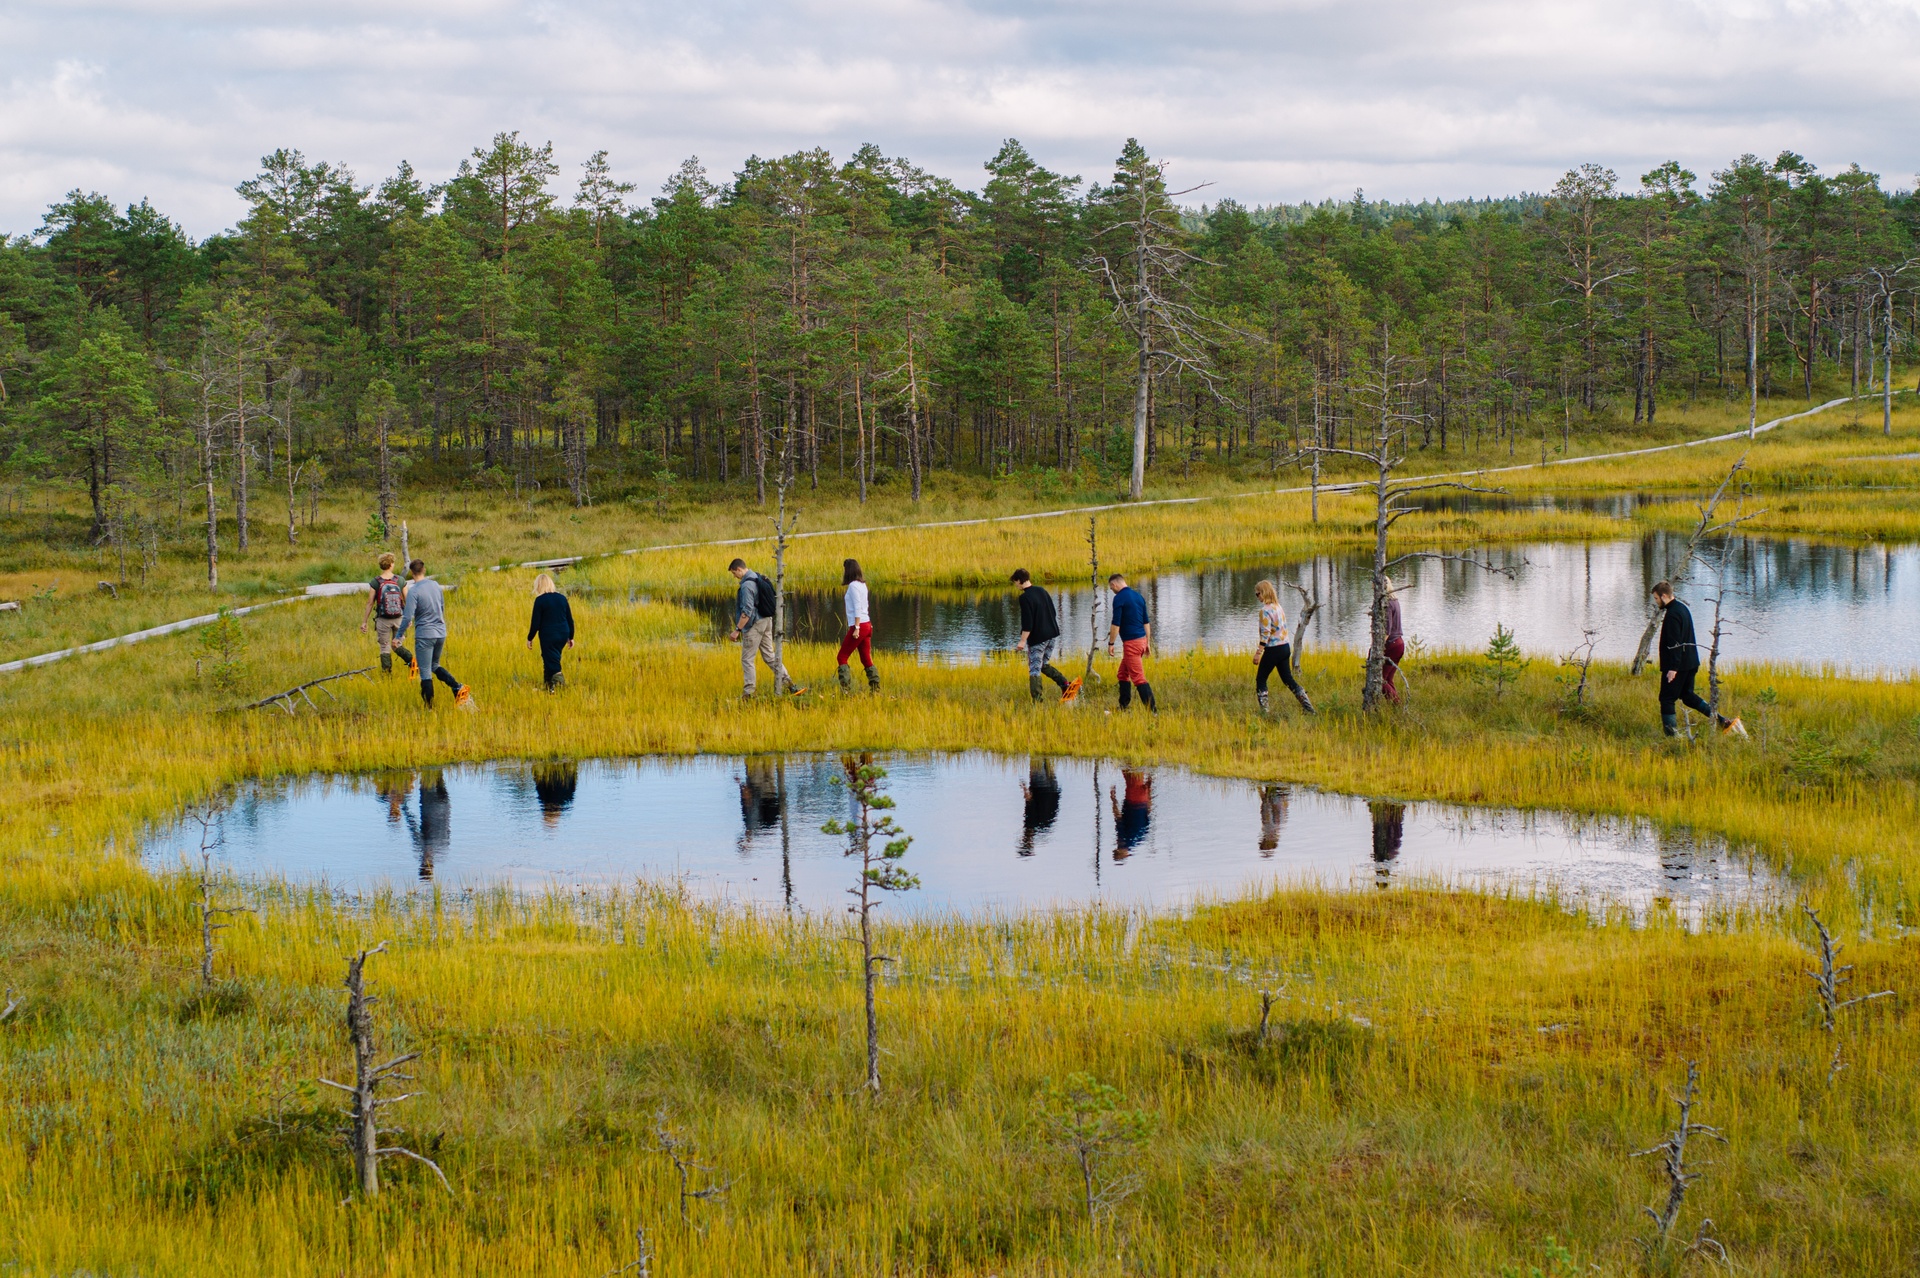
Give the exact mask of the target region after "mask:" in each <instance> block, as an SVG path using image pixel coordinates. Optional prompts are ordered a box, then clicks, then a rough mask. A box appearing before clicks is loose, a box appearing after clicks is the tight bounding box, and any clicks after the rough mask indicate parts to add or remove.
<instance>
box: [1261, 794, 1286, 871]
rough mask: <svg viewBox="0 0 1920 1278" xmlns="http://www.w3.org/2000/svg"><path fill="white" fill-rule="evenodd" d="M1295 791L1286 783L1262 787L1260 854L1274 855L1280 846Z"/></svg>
mask: <svg viewBox="0 0 1920 1278" xmlns="http://www.w3.org/2000/svg"><path fill="white" fill-rule="evenodd" d="M1292 801H1293V792H1292V791H1291V790H1289V789H1288V788H1287V787H1286V786H1284V785H1263V786H1261V787H1260V854H1261V855H1262V856H1272V855H1273V850H1274V849H1275V848H1277V847H1279V846H1280V831H1281V830H1282V829H1283V828H1285V826H1286V824H1287V806H1288V805H1289V804H1290V803H1291V802H1292Z"/></svg>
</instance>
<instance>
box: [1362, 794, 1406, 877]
mask: <svg viewBox="0 0 1920 1278" xmlns="http://www.w3.org/2000/svg"><path fill="white" fill-rule="evenodd" d="M1367 811H1368V812H1370V813H1372V814H1373V872H1374V876H1375V878H1376V880H1377V881H1378V883H1379V885H1380V886H1381V887H1385V886H1387V879H1388V877H1389V875H1390V874H1391V872H1392V871H1391V868H1390V867H1391V866H1392V865H1393V862H1394V860H1395V859H1396V858H1397V857H1399V855H1400V842H1401V840H1402V839H1404V838H1406V834H1407V805H1406V804H1404V803H1368V804H1367Z"/></svg>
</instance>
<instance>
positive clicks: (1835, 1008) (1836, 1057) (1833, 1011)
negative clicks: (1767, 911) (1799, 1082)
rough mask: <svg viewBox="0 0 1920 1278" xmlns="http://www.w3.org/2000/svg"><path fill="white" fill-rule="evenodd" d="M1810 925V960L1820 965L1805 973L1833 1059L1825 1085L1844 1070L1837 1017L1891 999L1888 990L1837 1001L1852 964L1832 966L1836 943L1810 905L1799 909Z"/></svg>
mask: <svg viewBox="0 0 1920 1278" xmlns="http://www.w3.org/2000/svg"><path fill="white" fill-rule="evenodd" d="M1800 908H1801V909H1802V910H1803V911H1805V912H1806V916H1807V918H1808V919H1809V920H1810V921H1811V922H1812V923H1813V930H1814V931H1815V932H1816V933H1818V935H1819V943H1818V944H1817V945H1816V946H1815V947H1814V957H1815V958H1817V959H1818V960H1819V961H1820V968H1819V970H1818V971H1811V970H1810V971H1808V973H1807V976H1808V977H1809V978H1810V979H1811V980H1812V981H1813V987H1814V990H1815V992H1816V993H1818V995H1819V996H1820V1028H1821V1029H1823V1030H1825V1031H1826V1032H1827V1033H1829V1034H1831V1035H1833V1058H1832V1059H1831V1060H1830V1061H1829V1062H1828V1065H1827V1081H1828V1082H1829V1083H1831V1082H1832V1081H1833V1079H1834V1076H1835V1075H1837V1074H1838V1073H1839V1072H1840V1071H1841V1070H1843V1069H1845V1068H1846V1067H1847V1066H1846V1062H1845V1061H1843V1060H1841V1058H1840V1020H1839V1017H1840V1013H1841V1012H1844V1011H1846V1010H1847V1009H1848V1008H1849V1007H1853V1006H1856V1005H1857V1004H1860V1003H1871V1002H1872V1001H1873V1000H1875V999H1877V998H1892V997H1893V991H1892V990H1875V991H1874V992H1873V993H1871V994H1856V995H1854V996H1853V997H1852V998H1842V997H1840V993H1841V991H1840V987H1841V986H1843V985H1846V984H1848V983H1849V982H1851V981H1852V980H1853V964H1851V963H1840V964H1837V965H1836V964H1835V962H1834V960H1835V959H1837V958H1839V957H1840V948H1841V947H1840V943H1839V942H1838V941H1835V940H1834V939H1833V933H1831V932H1829V931H1828V930H1827V925H1826V924H1825V923H1823V922H1822V921H1821V919H1820V916H1819V915H1818V914H1815V913H1814V912H1813V907H1812V906H1811V905H1803V906H1801V907H1800Z"/></svg>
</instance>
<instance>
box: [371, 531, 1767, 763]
mask: <svg viewBox="0 0 1920 1278" xmlns="http://www.w3.org/2000/svg"><path fill="white" fill-rule="evenodd" d="M394 562H395V561H394V556H393V555H392V554H382V555H381V556H380V560H379V563H380V575H379V576H378V577H375V578H374V579H373V580H372V581H371V582H370V583H369V592H368V597H367V610H366V614H365V616H364V617H363V618H362V619H361V623H360V629H361V631H362V632H365V631H366V629H367V627H368V625H369V624H371V625H372V626H373V632H374V636H375V638H376V639H377V640H378V642H379V645H380V667H381V669H383V670H385V671H387V672H388V673H392V670H393V659H394V657H396V656H397V657H399V658H400V659H401V660H402V661H404V662H406V663H407V666H408V669H409V670H410V672H411V673H412V674H413V676H414V677H415V678H416V679H418V680H419V681H420V699H421V701H422V702H423V703H425V705H426V706H427V708H429V709H431V708H432V706H433V692H434V681H435V680H436V679H437V680H439V681H440V682H442V683H444V684H446V685H447V687H449V688H451V689H452V690H453V696H454V702H455V704H456V705H459V706H462V707H466V708H471V707H472V705H473V693H472V690H471V689H470V688H468V687H467V685H466V684H464V683H461V682H460V681H459V680H458V679H456V678H455V677H454V676H453V675H452V674H451V673H450V672H449V671H448V670H447V668H446V666H445V665H443V664H442V663H441V658H442V657H443V656H444V655H445V652H446V643H447V621H446V596H445V593H444V592H443V590H442V588H441V586H440V584H439V583H438V582H436V581H434V580H433V578H431V577H429V576H427V566H426V564H425V563H424V562H422V561H421V560H418V559H415V560H413V561H412V562H410V563H409V564H408V565H407V579H406V580H405V581H402V580H401V579H400V578H399V577H398V576H397V575H396V574H395V573H394V570H393V569H394ZM727 573H728V575H729V576H731V577H732V578H733V580H734V583H735V586H736V591H735V595H734V604H733V616H732V621H733V625H732V629H731V630H730V631H729V632H728V638H729V640H731V641H734V642H737V643H738V644H739V645H740V677H741V683H742V695H743V696H744V697H747V698H752V697H753V696H754V695H755V693H756V692H757V691H758V683H759V680H758V677H757V675H758V666H759V665H761V664H764V665H765V666H766V667H767V669H768V670H770V671H772V672H773V675H774V679H775V686H776V688H781V689H784V690H785V691H786V692H787V693H788V694H791V695H800V694H803V693H805V692H806V691H807V688H806V687H804V686H802V685H800V684H799V683H797V682H795V680H794V679H793V676H792V675H791V674H789V673H788V671H787V669H786V667H785V665H784V663H783V662H782V661H781V659H780V651H781V648H780V645H779V644H778V643H776V641H775V636H774V625H775V617H776V614H777V612H778V611H779V591H778V589H777V588H776V586H775V584H774V582H773V581H772V580H770V579H769V578H767V577H766V576H764V575H762V574H760V573H758V572H755V571H754V570H753V569H751V568H749V567H748V566H747V563H746V561H745V560H743V559H735V560H733V562H732V563H730V564H728V565H727ZM1008 580H1009V581H1010V582H1011V583H1012V585H1013V586H1014V588H1015V589H1016V590H1017V591H1018V602H1019V608H1020V637H1019V639H1018V640H1017V641H1016V642H1015V643H1014V645H1013V650H1014V651H1015V652H1021V653H1025V654H1026V658H1027V693H1028V696H1029V697H1030V698H1031V699H1032V700H1034V701H1036V702H1037V701H1041V700H1043V699H1044V696H1045V691H1046V684H1047V682H1048V681H1051V682H1052V683H1053V684H1054V685H1055V686H1056V687H1057V688H1058V689H1059V692H1060V697H1059V700H1060V701H1061V702H1062V703H1067V704H1071V703H1073V702H1075V701H1077V700H1078V699H1079V697H1080V695H1081V690H1082V680H1080V679H1077V678H1076V679H1069V678H1068V677H1067V676H1066V675H1065V674H1063V673H1062V672H1061V671H1060V670H1059V669H1057V668H1056V667H1055V666H1054V664H1053V660H1054V658H1055V657H1056V656H1058V655H1059V653H1060V651H1061V644H1062V636H1061V630H1060V617H1059V612H1058V610H1057V609H1056V608H1055V606H1054V602H1053V596H1052V595H1050V594H1048V593H1047V591H1046V589H1045V588H1044V587H1042V586H1041V585H1040V584H1039V583H1038V582H1036V581H1034V579H1033V574H1031V573H1029V572H1028V571H1027V570H1026V569H1025V568H1016V569H1014V570H1013V574H1012V576H1011V577H1009V578H1008ZM841 587H842V590H843V592H844V594H843V605H844V615H843V623H844V628H843V629H842V631H841V634H840V645H839V651H838V652H837V654H836V664H837V673H838V678H839V683H840V688H841V690H842V691H844V692H851V691H852V690H853V687H854V683H853V675H852V672H851V669H850V667H849V662H850V661H851V659H852V658H853V657H855V656H858V657H859V658H860V664H861V666H862V667H863V668H864V669H865V671H866V678H867V688H868V690H869V691H872V692H878V691H879V690H880V672H879V670H878V669H876V668H875V666H874V662H873V611H872V605H871V599H870V596H869V594H868V590H867V578H866V574H865V572H863V571H862V570H861V567H860V563H859V561H858V560H855V559H848V560H844V561H843V562H842V565H841ZM1107 587H1108V590H1109V592H1110V595H1109V602H1108V626H1107V654H1108V656H1117V657H1118V658H1119V669H1118V670H1117V671H1116V673H1115V678H1116V681H1117V683H1118V684H1119V703H1120V709H1122V710H1128V709H1131V708H1132V706H1133V702H1134V699H1135V697H1136V696H1137V697H1138V698H1139V701H1140V704H1141V705H1143V706H1145V707H1146V708H1147V710H1148V711H1149V712H1152V713H1157V712H1158V710H1159V704H1158V702H1157V701H1156V700H1155V697H1154V692H1153V684H1152V683H1151V682H1150V681H1149V680H1148V679H1147V670H1146V661H1147V657H1148V656H1149V654H1150V653H1151V651H1152V646H1153V621H1152V618H1151V617H1150V616H1149V615H1148V612H1147V601H1146V598H1145V596H1143V595H1142V594H1141V593H1140V592H1139V591H1138V590H1135V589H1134V588H1133V587H1132V586H1131V585H1129V584H1128V582H1127V578H1126V575H1125V574H1124V573H1117V572H1116V573H1113V574H1112V575H1111V576H1109V577H1108V578H1107ZM1253 589H1254V596H1255V601H1256V602H1257V603H1258V605H1259V612H1258V615H1257V620H1256V627H1257V630H1256V640H1257V642H1256V646H1255V652H1254V658H1253V659H1254V663H1255V667H1256V668H1255V672H1254V697H1255V699H1256V701H1257V702H1258V703H1259V706H1260V710H1261V711H1262V713H1265V712H1266V711H1267V710H1268V709H1269V708H1270V707H1269V702H1268V697H1267V685H1268V681H1269V679H1270V678H1271V676H1273V675H1274V674H1278V675H1279V676H1280V682H1281V683H1283V684H1285V685H1286V688H1287V691H1289V692H1290V693H1292V694H1293V698H1294V700H1295V701H1297V702H1298V703H1299V704H1300V709H1301V710H1302V711H1303V712H1304V713H1306V714H1313V713H1315V711H1314V705H1313V699H1312V698H1311V697H1309V696H1308V695H1307V691H1306V689H1305V688H1303V687H1301V686H1300V681H1299V678H1298V676H1297V675H1296V673H1295V671H1294V659H1293V636H1292V632H1291V630H1290V629H1289V626H1288V621H1287V614H1286V610H1285V609H1284V608H1283V607H1282V606H1281V603H1280V593H1279V591H1278V589H1277V588H1276V587H1275V586H1274V584H1273V582H1271V581H1261V582H1257V583H1255V585H1254V588H1253ZM1653 598H1654V601H1655V602H1656V603H1657V604H1658V605H1659V606H1660V608H1661V610H1662V614H1661V627H1660V640H1659V663H1660V720H1661V726H1662V729H1663V730H1664V731H1665V733H1666V735H1668V736H1677V735H1678V734H1679V731H1680V728H1679V720H1678V711H1677V710H1676V706H1679V705H1684V706H1687V707H1688V708H1690V709H1692V710H1695V711H1697V712H1699V713H1700V714H1702V715H1704V716H1707V717H1708V718H1709V719H1711V720H1713V721H1714V722H1716V723H1717V724H1718V726H1719V728H1720V730H1721V732H1723V733H1728V734H1733V735H1737V736H1745V735H1747V731H1746V728H1745V726H1744V725H1742V723H1741V722H1740V720H1739V719H1738V718H1728V717H1727V716H1725V715H1721V714H1717V713H1716V712H1715V711H1714V710H1713V709H1711V708H1710V707H1709V706H1708V704H1707V703H1706V702H1705V701H1704V700H1702V699H1701V697H1700V695H1699V694H1698V693H1697V692H1695V691H1694V687H1693V684H1694V679H1695V677H1696V675H1697V673H1698V671H1699V669H1700V655H1699V645H1698V643H1697V641H1696V639H1695V637H1694V631H1693V616H1692V614H1691V613H1690V612H1689V611H1688V610H1687V606H1686V604H1684V603H1682V602H1680V600H1678V599H1677V598H1675V597H1674V592H1673V586H1672V584H1671V583H1670V582H1666V581H1662V582H1660V583H1658V584H1657V585H1655V586H1654V587H1653ZM410 629H411V630H412V631H413V635H414V650H413V651H412V652H409V651H408V650H407V649H406V648H404V647H402V646H401V640H403V639H404V638H405V637H406V635H407V632H408V630H410ZM535 640H538V641H539V644H540V660H541V670H542V675H543V678H544V682H545V686H546V688H547V690H548V691H549V692H551V691H554V690H556V689H558V688H559V687H561V686H562V685H563V684H564V683H565V678H564V676H563V674H562V673H561V668H560V666H561V656H562V654H563V653H564V652H565V651H566V649H568V648H571V647H573V644H574V624H573V610H572V607H571V606H570V605H569V604H568V602H567V597H566V596H565V595H564V594H561V593H560V591H559V590H558V588H557V587H556V586H555V584H554V580H553V576H552V575H551V574H550V573H545V572H542V573H540V574H539V575H538V576H536V577H535V578H534V580H533V615H532V618H531V619H530V621H529V622H528V625H527V647H528V649H529V650H531V649H532V648H533V645H534V642H535ZM1406 648H1407V645H1406V636H1405V633H1404V632H1403V629H1402V617H1401V610H1400V598H1399V590H1398V588H1397V587H1396V586H1395V585H1394V583H1393V582H1392V580H1391V579H1389V580H1388V582H1387V590H1386V641H1385V649H1384V652H1383V654H1382V655H1383V661H1382V666H1381V690H1382V692H1383V693H1384V694H1385V695H1386V697H1387V699H1388V700H1390V701H1392V702H1395V703H1398V702H1399V700H1400V696H1401V693H1400V687H1399V681H1398V676H1399V673H1400V663H1401V661H1402V660H1404V659H1405V656H1406Z"/></svg>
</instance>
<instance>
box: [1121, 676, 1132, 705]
mask: <svg viewBox="0 0 1920 1278" xmlns="http://www.w3.org/2000/svg"><path fill="white" fill-rule="evenodd" d="M1120 708H1121V709H1122V710H1130V709H1132V708H1133V685H1132V684H1130V683H1128V682H1127V681H1126V680H1125V679H1122V680H1121V681H1120Z"/></svg>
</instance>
